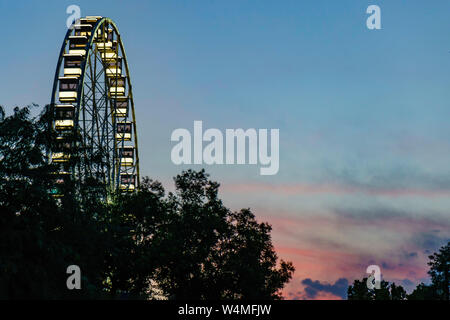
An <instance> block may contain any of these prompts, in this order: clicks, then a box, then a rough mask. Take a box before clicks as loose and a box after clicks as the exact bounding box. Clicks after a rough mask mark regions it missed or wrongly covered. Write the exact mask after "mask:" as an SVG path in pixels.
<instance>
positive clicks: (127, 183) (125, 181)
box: [119, 173, 136, 191]
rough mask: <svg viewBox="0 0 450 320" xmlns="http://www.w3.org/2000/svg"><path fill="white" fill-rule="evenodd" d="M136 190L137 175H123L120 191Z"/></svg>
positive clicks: (121, 175) (121, 176)
mask: <svg viewBox="0 0 450 320" xmlns="http://www.w3.org/2000/svg"><path fill="white" fill-rule="evenodd" d="M135 188H136V175H134V174H128V173H121V174H120V185H119V189H120V190H122V191H134V189H135Z"/></svg>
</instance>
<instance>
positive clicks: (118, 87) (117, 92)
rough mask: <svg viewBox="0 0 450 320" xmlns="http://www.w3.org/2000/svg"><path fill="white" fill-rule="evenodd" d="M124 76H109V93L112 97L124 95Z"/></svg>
mask: <svg viewBox="0 0 450 320" xmlns="http://www.w3.org/2000/svg"><path fill="white" fill-rule="evenodd" d="M125 80H126V78H125V77H123V76H119V77H113V78H109V95H110V96H111V97H113V98H115V97H117V96H124V95H125V83H126V81H125Z"/></svg>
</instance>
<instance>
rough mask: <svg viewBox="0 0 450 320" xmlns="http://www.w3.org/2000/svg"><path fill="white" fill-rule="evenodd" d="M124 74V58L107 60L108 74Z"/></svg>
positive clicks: (112, 75) (115, 75) (110, 75)
mask: <svg viewBox="0 0 450 320" xmlns="http://www.w3.org/2000/svg"><path fill="white" fill-rule="evenodd" d="M121 75H122V58H121V57H118V58H117V59H116V60H111V61H107V62H106V76H108V77H117V76H119V77H120V76H121Z"/></svg>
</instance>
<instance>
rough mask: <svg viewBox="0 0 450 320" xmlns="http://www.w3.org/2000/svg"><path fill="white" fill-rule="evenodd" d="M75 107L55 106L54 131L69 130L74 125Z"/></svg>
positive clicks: (69, 105)
mask: <svg viewBox="0 0 450 320" xmlns="http://www.w3.org/2000/svg"><path fill="white" fill-rule="evenodd" d="M74 116H75V107H74V106H73V105H71V104H57V105H55V129H56V130H71V129H72V128H73V125H74V121H73V120H74Z"/></svg>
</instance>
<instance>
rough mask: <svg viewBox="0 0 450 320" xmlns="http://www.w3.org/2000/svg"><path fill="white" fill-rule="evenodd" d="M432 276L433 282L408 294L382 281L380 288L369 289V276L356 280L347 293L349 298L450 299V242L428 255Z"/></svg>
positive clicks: (420, 286) (429, 272)
mask: <svg viewBox="0 0 450 320" xmlns="http://www.w3.org/2000/svg"><path fill="white" fill-rule="evenodd" d="M428 258H429V259H430V261H429V262H428V265H429V266H430V270H429V271H428V274H429V275H430V276H431V284H429V285H426V284H424V283H420V284H419V285H418V286H417V287H416V288H415V289H414V291H413V292H412V293H411V294H406V291H405V289H403V287H402V286H397V285H395V283H392V284H389V282H386V281H384V280H383V281H381V288H380V289H373V290H371V289H368V288H367V285H366V281H367V278H364V279H363V280H362V281H360V280H355V281H354V282H353V285H350V286H349V288H348V290H347V293H348V299H349V300H405V299H408V300H449V286H450V283H449V266H450V242H449V243H447V245H445V246H443V247H441V248H440V249H439V252H436V253H433V254H432V255H430V256H429V257H428Z"/></svg>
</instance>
